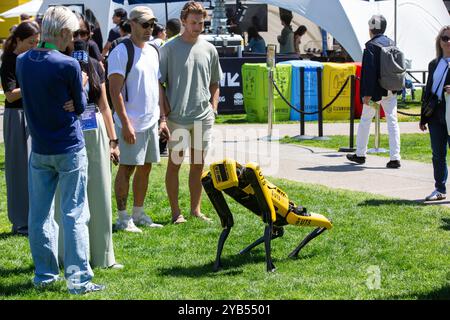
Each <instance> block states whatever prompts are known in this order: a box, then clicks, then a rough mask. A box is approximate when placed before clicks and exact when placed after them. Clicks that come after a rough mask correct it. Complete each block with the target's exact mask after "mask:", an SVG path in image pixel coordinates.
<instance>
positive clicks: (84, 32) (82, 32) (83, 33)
mask: <svg viewBox="0 0 450 320" xmlns="http://www.w3.org/2000/svg"><path fill="white" fill-rule="evenodd" d="M88 35H89V31H87V30H77V31H75V32H74V33H73V36H74V37H75V38H76V37H78V36H80V37H87V36H88Z"/></svg>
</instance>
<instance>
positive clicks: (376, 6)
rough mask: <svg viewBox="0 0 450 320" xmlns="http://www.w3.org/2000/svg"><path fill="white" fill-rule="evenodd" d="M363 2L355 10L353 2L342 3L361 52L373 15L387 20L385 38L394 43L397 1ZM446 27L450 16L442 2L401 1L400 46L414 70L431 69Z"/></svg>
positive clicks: (345, 0)
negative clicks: (441, 33)
mask: <svg viewBox="0 0 450 320" xmlns="http://www.w3.org/2000/svg"><path fill="white" fill-rule="evenodd" d="M360 2H361V3H360V4H359V5H356V6H355V4H354V3H351V1H349V0H341V3H342V6H343V8H344V10H345V11H346V12H347V15H348V17H350V18H349V19H350V22H351V24H352V29H353V31H354V32H355V34H356V36H357V38H358V41H359V43H360V45H361V48H362V49H363V48H364V43H365V42H367V41H368V39H369V34H368V25H367V22H368V21H369V19H370V17H371V16H372V15H373V14H382V15H384V16H385V17H386V20H387V22H388V24H387V29H386V33H385V34H386V35H387V36H388V37H390V38H391V39H394V34H395V32H394V26H395V23H394V21H395V16H394V12H395V7H394V4H395V1H394V0H385V1H377V2H365V1H360ZM363 2H364V3H363ZM444 25H450V15H449V14H448V12H447V10H446V8H445V4H444V2H443V1H442V0H426V1H424V0H397V45H398V47H399V48H400V49H401V50H402V51H403V52H404V53H405V56H406V58H407V59H410V60H411V62H412V63H411V68H412V69H418V70H426V69H427V68H428V62H429V61H430V60H431V59H433V58H434V57H435V55H436V49H435V41H436V36H437V34H438V32H439V30H440V29H441V28H442V27H443V26H444ZM338 40H339V39H338Z"/></svg>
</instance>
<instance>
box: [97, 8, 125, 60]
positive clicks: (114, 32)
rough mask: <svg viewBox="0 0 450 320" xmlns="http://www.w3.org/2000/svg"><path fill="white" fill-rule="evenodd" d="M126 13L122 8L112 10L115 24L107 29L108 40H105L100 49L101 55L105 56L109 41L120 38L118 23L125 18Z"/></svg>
mask: <svg viewBox="0 0 450 320" xmlns="http://www.w3.org/2000/svg"><path fill="white" fill-rule="evenodd" d="M127 15H128V14H127V11H126V10H125V9H123V8H117V9H116V10H114V15H113V17H112V21H113V23H114V24H115V25H116V26H115V27H114V28H112V29H111V30H109V34H108V40H107V41H106V43H105V46H104V47H103V50H102V56H103V57H106V56H107V54H108V52H109V49H110V48H111V43H112V42H113V41H114V40H116V39H117V38H120V31H119V24H120V22H122V21H124V20H127Z"/></svg>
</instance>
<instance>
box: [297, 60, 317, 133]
mask: <svg viewBox="0 0 450 320" xmlns="http://www.w3.org/2000/svg"><path fill="white" fill-rule="evenodd" d="M304 112H305V67H300V135H299V136H295V139H297V140H311V139H313V137H311V136H306V135H305V114H304Z"/></svg>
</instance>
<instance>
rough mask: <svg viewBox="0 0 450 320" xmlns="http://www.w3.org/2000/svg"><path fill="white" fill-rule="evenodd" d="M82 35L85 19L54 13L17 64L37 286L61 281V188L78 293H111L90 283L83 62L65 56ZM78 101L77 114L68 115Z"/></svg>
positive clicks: (68, 269)
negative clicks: (57, 210) (27, 138)
mask: <svg viewBox="0 0 450 320" xmlns="http://www.w3.org/2000/svg"><path fill="white" fill-rule="evenodd" d="M78 29H79V22H78V19H77V18H76V16H75V15H74V14H73V13H72V12H71V11H70V9H68V8H67V7H60V6H57V7H50V8H49V9H48V10H47V11H46V13H45V15H44V18H43V21H42V43H41V44H40V46H39V48H37V49H32V50H29V51H27V52H26V53H24V54H21V55H20V56H19V57H18V58H17V66H16V75H17V80H18V82H19V85H20V88H21V90H22V99H23V104H24V111H25V116H26V120H27V123H28V126H29V129H30V134H31V138H32V145H31V156H30V160H29V161H30V164H29V172H28V176H29V178H28V179H29V184H28V193H29V199H30V203H32V204H33V205H32V206H30V211H29V219H28V221H29V224H28V233H29V242H30V248H31V255H32V257H33V261H34V264H35V271H34V273H35V276H34V285H35V286H37V287H45V286H47V285H49V284H51V283H53V282H55V281H57V280H58V277H59V265H58V248H57V243H58V228H57V226H56V222H55V220H54V203H53V199H54V196H55V190H56V186H58V187H59V190H60V192H61V212H62V220H63V225H64V230H65V232H64V247H65V249H66V250H65V254H64V255H65V256H64V268H65V270H64V273H65V276H66V279H67V286H68V289H69V292H70V293H73V294H83V293H87V292H91V291H99V290H102V289H104V286H101V285H97V284H94V283H92V282H91V279H92V278H93V276H94V273H93V272H92V269H91V267H90V265H89V261H88V248H89V237H88V228H87V223H88V221H89V208H88V206H87V204H88V203H87V192H86V185H87V156H86V148H85V144H84V138H83V133H82V131H81V125H80V121H79V119H78V116H79V115H81V114H82V113H83V111H84V110H85V108H86V96H85V94H84V91H83V87H82V73H81V69H80V65H79V63H78V61H76V60H75V59H73V58H72V57H68V56H66V55H64V54H62V53H61V52H59V51H64V50H65V49H66V48H67V46H68V45H69V43H70V42H71V41H72V39H73V32H74V31H76V30H78ZM58 50H59V51H58ZM30 75H33V76H30ZM71 100H72V101H73V109H74V112H68V111H66V109H65V105H66V103H67V102H68V101H71Z"/></svg>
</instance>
